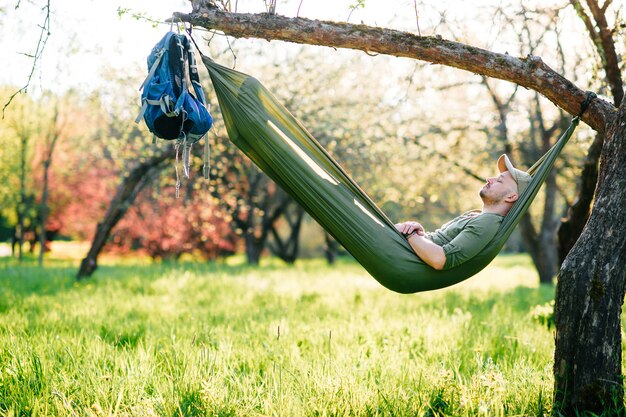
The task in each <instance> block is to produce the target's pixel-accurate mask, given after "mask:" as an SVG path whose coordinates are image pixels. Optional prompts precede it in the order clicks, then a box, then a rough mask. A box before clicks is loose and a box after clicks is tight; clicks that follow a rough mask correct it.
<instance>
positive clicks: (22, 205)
mask: <svg viewBox="0 0 626 417" xmlns="http://www.w3.org/2000/svg"><path fill="white" fill-rule="evenodd" d="M27 145H28V137H27V136H22V137H21V138H20V201H19V203H18V205H17V221H18V224H19V229H20V234H19V240H18V241H17V244H18V246H17V248H18V259H19V262H22V260H23V257H24V229H25V227H26V225H25V216H26V148H27Z"/></svg>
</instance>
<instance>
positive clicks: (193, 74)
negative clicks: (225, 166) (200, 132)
mask: <svg viewBox="0 0 626 417" xmlns="http://www.w3.org/2000/svg"><path fill="white" fill-rule="evenodd" d="M188 35H189V36H188V38H187V37H186V38H185V39H187V42H186V47H187V63H188V66H189V80H191V85H192V86H193V92H194V94H195V96H196V98H197V99H198V101H199V102H200V103H202V105H203V106H205V107H207V102H206V99H205V97H204V91H203V90H202V85H201V84H200V76H199V74H198V65H197V64H196V56H195V55H194V53H193V48H191V44H190V43H189V39H191V41H192V42H193V43H194V45H195V46H196V48H198V45H197V44H196V42H195V41H194V39H193V38H192V37H191V29H190V30H189V31H188ZM198 52H200V49H199V48H198ZM200 54H202V52H200ZM205 136H206V137H205V138H204V165H203V166H202V172H203V174H204V178H205V179H209V173H210V171H211V166H210V162H209V156H210V146H209V137H208V135H205ZM200 139H202V138H200Z"/></svg>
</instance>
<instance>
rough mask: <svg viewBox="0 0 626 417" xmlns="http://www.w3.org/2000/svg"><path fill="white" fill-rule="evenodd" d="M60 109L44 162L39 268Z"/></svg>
mask: <svg viewBox="0 0 626 417" xmlns="http://www.w3.org/2000/svg"><path fill="white" fill-rule="evenodd" d="M58 120H59V108H58V105H57V106H56V107H55V109H54V116H53V117H52V129H53V130H52V131H51V132H50V133H49V136H48V144H47V145H48V148H47V149H46V157H45V159H44V161H43V190H42V191H41V208H40V220H39V266H43V254H44V252H45V250H46V222H47V220H48V175H49V172H50V165H51V164H52V155H53V154H54V148H55V146H56V143H57V141H58V139H59V136H60V129H59V127H58Z"/></svg>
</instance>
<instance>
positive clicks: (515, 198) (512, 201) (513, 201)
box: [504, 193, 519, 203]
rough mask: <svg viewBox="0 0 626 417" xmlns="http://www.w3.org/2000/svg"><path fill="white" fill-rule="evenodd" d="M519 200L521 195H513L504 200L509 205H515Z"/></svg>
mask: <svg viewBox="0 0 626 417" xmlns="http://www.w3.org/2000/svg"><path fill="white" fill-rule="evenodd" d="M518 198H519V195H518V194H517V193H511V194H509V195H507V196H506V197H505V198H504V201H506V202H507V203H515V202H516V201H517V199H518Z"/></svg>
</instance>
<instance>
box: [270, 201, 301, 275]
mask: <svg viewBox="0 0 626 417" xmlns="http://www.w3.org/2000/svg"><path fill="white" fill-rule="evenodd" d="M290 205H291V206H292V210H290V209H289V208H286V209H285V212H284V213H283V217H284V218H285V220H286V221H287V224H288V225H289V233H288V235H287V237H286V238H284V239H283V238H282V237H281V236H280V234H279V233H278V230H276V225H275V224H272V225H271V226H270V229H271V232H272V237H273V238H274V244H273V245H271V244H270V250H271V251H272V253H273V254H274V255H276V256H278V257H279V258H280V259H282V260H283V261H285V262H286V263H288V264H293V263H294V262H296V259H298V252H299V249H300V229H301V226H302V219H303V218H304V209H303V208H302V207H301V206H300V205H298V204H297V203H296V202H295V201H292V202H291V203H290ZM292 212H293V213H292Z"/></svg>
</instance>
